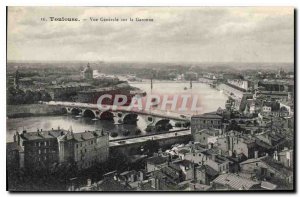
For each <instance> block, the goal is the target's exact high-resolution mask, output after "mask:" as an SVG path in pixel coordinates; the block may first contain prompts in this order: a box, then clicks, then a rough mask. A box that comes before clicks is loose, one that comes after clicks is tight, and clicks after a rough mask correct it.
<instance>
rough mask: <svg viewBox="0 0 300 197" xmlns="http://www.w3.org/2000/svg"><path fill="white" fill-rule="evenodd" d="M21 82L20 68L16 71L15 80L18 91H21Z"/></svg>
mask: <svg viewBox="0 0 300 197" xmlns="http://www.w3.org/2000/svg"><path fill="white" fill-rule="evenodd" d="M19 80H20V73H19V67H18V68H17V70H16V73H15V78H14V86H15V88H16V89H19Z"/></svg>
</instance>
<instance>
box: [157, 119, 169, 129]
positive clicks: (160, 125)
mask: <svg viewBox="0 0 300 197" xmlns="http://www.w3.org/2000/svg"><path fill="white" fill-rule="evenodd" d="M155 128H156V130H157V131H168V130H170V129H172V125H171V124H170V120H169V119H161V120H159V121H157V122H156V123H155Z"/></svg>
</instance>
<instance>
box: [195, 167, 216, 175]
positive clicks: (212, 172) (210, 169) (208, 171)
mask: <svg viewBox="0 0 300 197" xmlns="http://www.w3.org/2000/svg"><path fill="white" fill-rule="evenodd" d="M198 169H199V170H201V169H205V172H206V174H208V175H210V176H212V177H214V176H217V175H218V174H219V172H218V171H216V170H214V169H213V168H212V167H210V166H208V165H202V166H199V167H198Z"/></svg>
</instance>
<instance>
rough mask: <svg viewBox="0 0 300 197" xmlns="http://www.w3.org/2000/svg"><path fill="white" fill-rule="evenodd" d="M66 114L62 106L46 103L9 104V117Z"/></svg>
mask: <svg viewBox="0 0 300 197" xmlns="http://www.w3.org/2000/svg"><path fill="white" fill-rule="evenodd" d="M62 114H64V113H63V111H62V109H61V107H59V106H49V105H44V104H27V105H7V106H6V116H7V118H24V117H37V116H56V115H62Z"/></svg>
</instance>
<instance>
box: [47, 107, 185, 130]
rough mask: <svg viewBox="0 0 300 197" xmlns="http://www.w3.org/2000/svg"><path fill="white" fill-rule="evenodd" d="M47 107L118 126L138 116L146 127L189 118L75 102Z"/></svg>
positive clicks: (158, 112) (179, 115)
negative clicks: (106, 108)
mask: <svg viewBox="0 0 300 197" xmlns="http://www.w3.org/2000/svg"><path fill="white" fill-rule="evenodd" d="M44 104H47V105H52V106H53V105H54V106H61V108H62V110H63V111H64V112H65V113H68V114H73V115H78V116H83V117H90V118H96V119H100V120H110V121H117V123H119V124H131V123H135V122H136V121H137V120H138V116H139V115H143V116H146V122H147V124H148V125H153V126H156V125H159V124H165V123H168V122H169V121H170V120H174V121H176V122H181V123H184V122H189V121H190V116H186V115H181V114H177V113H173V112H166V111H160V110H151V111H146V110H135V109H130V110H129V109H128V106H118V107H116V108H114V107H113V106H110V108H109V109H108V110H101V109H99V108H98V106H97V104H89V103H75V102H54V101H50V102H45V103H44Z"/></svg>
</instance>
